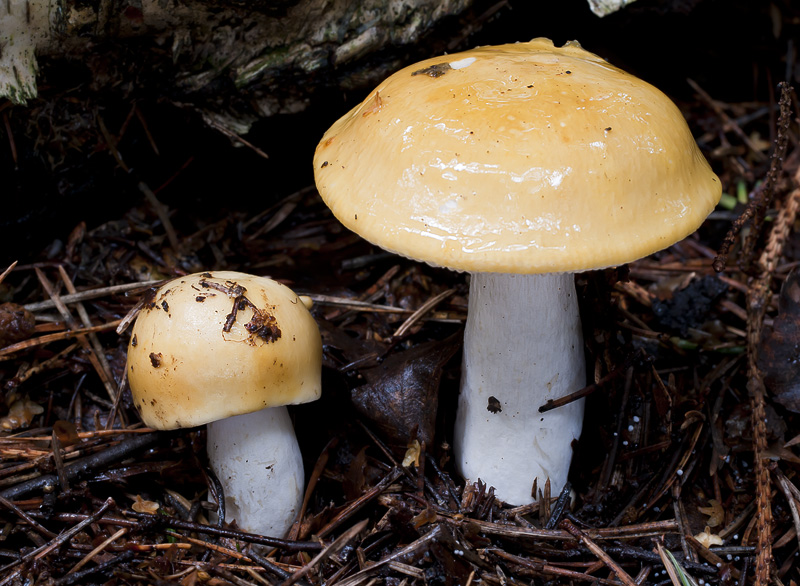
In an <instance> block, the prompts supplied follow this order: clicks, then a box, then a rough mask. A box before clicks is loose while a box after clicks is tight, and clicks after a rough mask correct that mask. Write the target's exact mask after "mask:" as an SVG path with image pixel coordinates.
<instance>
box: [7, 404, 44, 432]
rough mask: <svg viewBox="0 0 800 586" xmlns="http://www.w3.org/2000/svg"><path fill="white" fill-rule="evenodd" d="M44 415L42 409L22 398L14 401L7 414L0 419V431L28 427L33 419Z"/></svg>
mask: <svg viewBox="0 0 800 586" xmlns="http://www.w3.org/2000/svg"><path fill="white" fill-rule="evenodd" d="M42 413H44V407H42V406H41V405H39V403H35V402H33V401H31V400H30V399H29V398H28V397H22V398H19V399H17V400H16V401H14V402H13V403H12V404H11V406H10V407H9V408H8V414H7V415H5V416H4V417H2V418H0V429H2V430H3V431H13V430H15V429H19V428H20V427H28V426H29V425H30V424H31V422H32V421H33V418H34V417H36V416H37V415H41V414H42Z"/></svg>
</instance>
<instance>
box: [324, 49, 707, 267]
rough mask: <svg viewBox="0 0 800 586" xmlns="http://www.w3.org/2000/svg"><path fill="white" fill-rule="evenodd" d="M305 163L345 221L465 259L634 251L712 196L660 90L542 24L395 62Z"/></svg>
mask: <svg viewBox="0 0 800 586" xmlns="http://www.w3.org/2000/svg"><path fill="white" fill-rule="evenodd" d="M314 168H315V174H316V180H317V187H318V188H319V191H320V194H321V195H322V197H323V199H324V200H325V202H326V203H327V204H328V206H329V207H330V208H331V209H332V210H333V212H334V214H335V215H336V216H337V218H339V220H340V221H341V222H342V223H343V224H344V225H345V226H347V227H348V228H350V229H351V230H353V231H355V232H357V233H358V234H360V235H362V236H363V237H365V238H366V239H367V240H370V241H371V242H373V243H375V244H377V245H379V246H381V247H383V248H385V249H388V250H391V251H394V252H397V253H400V254H402V255H405V256H408V257H411V258H415V259H418V260H423V261H426V262H429V263H431V264H434V265H439V266H447V267H450V268H454V269H459V270H468V271H487V272H510V273H545V272H556V271H579V270H587V269H593V268H602V267H606V266H612V265H616V264H622V263H625V262H629V261H632V260H635V259H637V258H640V257H642V256H646V255H647V254H650V253H652V252H655V251H657V250H660V249H662V248H665V247H666V246H669V245H670V244H672V243H674V242H676V241H678V240H680V239H681V238H683V237H685V236H687V235H688V234H690V233H691V232H693V231H694V230H695V229H696V228H697V227H698V226H699V225H700V224H701V223H702V221H703V220H704V219H705V217H706V216H707V215H708V214H709V212H711V210H712V209H713V208H714V206H715V205H716V203H717V202H718V201H719V198H720V195H721V185H720V182H719V180H718V178H717V177H716V176H715V175H714V173H713V172H712V171H711V169H710V167H709V165H708V163H707V162H706V161H705V159H704V158H703V156H702V154H701V153H700V151H699V149H698V147H697V145H696V143H695V141H694V139H693V137H692V135H691V133H690V131H689V128H688V126H687V124H686V122H685V121H684V119H683V117H682V115H681V113H680V111H679V110H678V108H677V107H676V106H675V105H674V104H673V103H672V102H671V101H670V100H669V98H667V97H666V96H665V95H664V94H663V93H661V92H660V91H659V90H657V89H656V88H654V87H653V86H651V85H649V84H647V83H645V82H644V81H642V80H640V79H638V78H636V77H634V76H632V75H630V74H628V73H626V72H624V71H622V70H620V69H618V68H616V67H613V66H612V65H609V64H608V63H607V62H605V61H604V60H603V59H601V58H600V57H598V56H597V55H594V54H592V53H589V52H588V51H585V50H584V49H582V48H581V47H580V45H579V44H577V43H567V44H566V45H565V46H563V47H555V46H554V45H553V43H552V42H551V41H549V40H547V39H534V40H533V41H531V42H528V43H518V44H510V45H500V46H494V47H480V48H477V49H473V50H471V51H466V52H464V53H459V54H454V55H447V56H442V57H436V58H433V59H429V60H427V61H423V62H421V63H417V64H415V65H412V66H410V67H407V68H405V69H403V70H401V71H399V72H397V73H395V74H394V75H392V76H391V77H389V78H388V79H387V80H385V81H384V82H383V83H381V84H380V85H379V86H378V87H377V88H376V89H375V90H374V91H373V92H372V93H371V94H370V95H369V96H368V97H367V98H366V99H365V100H364V102H363V103H362V104H361V105H359V106H357V107H356V108H354V109H353V110H351V111H350V112H349V113H348V114H346V115H345V116H344V117H342V118H341V119H340V120H339V121H337V122H336V123H335V124H334V125H333V126H332V127H331V128H330V129H329V130H328V132H327V133H326V134H325V135H324V136H323V138H322V140H321V141H320V143H319V146H318V147H317V151H316V154H315V158H314Z"/></svg>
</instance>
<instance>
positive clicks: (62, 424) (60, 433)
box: [53, 419, 80, 448]
mask: <svg viewBox="0 0 800 586" xmlns="http://www.w3.org/2000/svg"><path fill="white" fill-rule="evenodd" d="M53 431H54V432H55V434H56V436H57V437H58V441H59V443H60V444H61V447H62V448H66V447H68V446H71V445H73V444H77V443H78V441H79V439H80V438H78V428H77V426H76V425H75V424H74V423H72V422H71V421H64V420H63V419H59V420H58V421H56V422H55V423H54V424H53Z"/></svg>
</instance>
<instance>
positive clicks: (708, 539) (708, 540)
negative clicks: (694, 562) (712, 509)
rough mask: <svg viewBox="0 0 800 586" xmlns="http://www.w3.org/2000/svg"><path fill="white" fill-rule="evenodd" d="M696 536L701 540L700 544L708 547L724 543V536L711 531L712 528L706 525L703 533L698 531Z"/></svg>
mask: <svg viewBox="0 0 800 586" xmlns="http://www.w3.org/2000/svg"><path fill="white" fill-rule="evenodd" d="M694 538H695V539H696V540H697V541H699V542H700V544H701V545H702V546H703V547H705V548H706V549H708V548H709V547H711V546H712V545H722V544H723V543H724V542H723V541H722V537H720V536H719V535H717V534H715V533H711V528H710V527H708V526H707V525H706V528H705V529H704V530H703V532H702V533H698V534H697V535H695V536H694Z"/></svg>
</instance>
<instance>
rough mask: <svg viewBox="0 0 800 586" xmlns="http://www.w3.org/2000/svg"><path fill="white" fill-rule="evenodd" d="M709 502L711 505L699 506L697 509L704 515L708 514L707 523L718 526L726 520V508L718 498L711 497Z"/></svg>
mask: <svg viewBox="0 0 800 586" xmlns="http://www.w3.org/2000/svg"><path fill="white" fill-rule="evenodd" d="M708 504H709V505H711V506H710V507H697V510H698V511H700V512H701V513H703V514H704V515H708V521H706V524H707V525H708V526H709V527H718V526H719V525H721V524H722V522H723V521H724V520H725V510H724V509H723V508H722V504H721V503H720V502H719V501H718V500H716V499H711V500H710V501H708Z"/></svg>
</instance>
